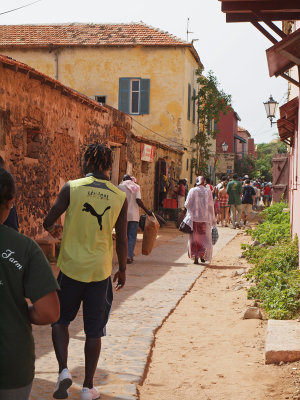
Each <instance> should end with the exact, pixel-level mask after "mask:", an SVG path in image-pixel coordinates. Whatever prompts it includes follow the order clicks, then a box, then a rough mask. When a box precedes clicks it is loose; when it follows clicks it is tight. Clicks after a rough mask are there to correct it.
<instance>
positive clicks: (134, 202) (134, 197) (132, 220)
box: [119, 174, 152, 264]
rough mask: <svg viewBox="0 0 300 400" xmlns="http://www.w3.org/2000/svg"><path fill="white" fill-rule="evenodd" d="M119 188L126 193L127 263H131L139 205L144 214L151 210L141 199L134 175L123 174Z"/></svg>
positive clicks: (149, 213)
mask: <svg viewBox="0 0 300 400" xmlns="http://www.w3.org/2000/svg"><path fill="white" fill-rule="evenodd" d="M119 189H120V190H122V192H124V193H125V194H126V198H127V202H128V212H127V238H128V257H127V264H132V262H133V256H134V248H135V244H136V238H137V233H138V227H139V220H140V212H139V207H141V208H142V209H143V210H144V211H145V213H146V214H148V215H152V212H151V211H150V210H148V208H146V207H145V205H144V203H143V202H142V199H141V190H140V186H139V185H138V184H137V183H136V179H135V177H134V176H130V175H128V174H126V175H124V177H123V181H122V182H121V183H120V184H119Z"/></svg>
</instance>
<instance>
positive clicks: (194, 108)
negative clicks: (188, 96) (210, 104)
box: [193, 89, 196, 123]
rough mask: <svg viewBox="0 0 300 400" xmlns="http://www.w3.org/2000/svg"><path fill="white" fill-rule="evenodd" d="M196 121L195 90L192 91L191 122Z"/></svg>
mask: <svg viewBox="0 0 300 400" xmlns="http://www.w3.org/2000/svg"><path fill="white" fill-rule="evenodd" d="M195 120H196V89H193V122H194V123H195Z"/></svg>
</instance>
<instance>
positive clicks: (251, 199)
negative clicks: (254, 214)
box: [242, 179, 255, 226]
mask: <svg viewBox="0 0 300 400" xmlns="http://www.w3.org/2000/svg"><path fill="white" fill-rule="evenodd" d="M254 204H255V190H254V188H253V187H252V186H250V179H246V180H245V185H244V187H243V192H242V218H243V219H244V225H245V226H246V225H247V226H249V218H250V214H251V211H252V207H253V205H254Z"/></svg>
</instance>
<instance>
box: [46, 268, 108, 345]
mask: <svg viewBox="0 0 300 400" xmlns="http://www.w3.org/2000/svg"><path fill="white" fill-rule="evenodd" d="M57 281H58V284H59V286H60V288H61V290H59V291H58V297H59V302H60V318H59V320H58V321H57V322H55V324H62V325H69V324H70V322H71V321H73V320H74V319H75V317H76V315H77V313H78V310H79V308H80V304H81V302H82V309H83V322H84V332H85V334H86V337H87V338H91V339H92V338H99V337H102V336H105V335H106V329H105V327H106V324H107V321H108V317H109V313H110V309H111V304H112V300H113V291H112V284H111V279H110V277H108V278H107V279H105V280H104V281H100V282H88V283H86V282H79V281H76V280H74V279H71V278H69V277H68V276H66V275H64V274H63V273H62V272H60V273H59V275H58V277H57ZM55 324H53V325H55Z"/></svg>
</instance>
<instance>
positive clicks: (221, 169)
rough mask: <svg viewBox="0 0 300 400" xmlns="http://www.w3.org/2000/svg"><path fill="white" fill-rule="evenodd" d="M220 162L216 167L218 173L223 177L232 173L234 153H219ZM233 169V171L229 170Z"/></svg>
mask: <svg viewBox="0 0 300 400" xmlns="http://www.w3.org/2000/svg"><path fill="white" fill-rule="evenodd" d="M217 156H218V160H219V163H218V165H217V167H216V175H217V176H218V177H222V176H223V175H226V176H227V175H230V174H231V173H232V172H233V170H234V153H228V152H227V153H223V152H222V153H218V154H217ZM229 170H231V171H232V172H229Z"/></svg>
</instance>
